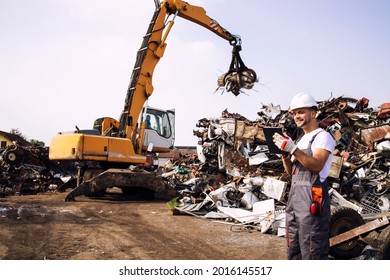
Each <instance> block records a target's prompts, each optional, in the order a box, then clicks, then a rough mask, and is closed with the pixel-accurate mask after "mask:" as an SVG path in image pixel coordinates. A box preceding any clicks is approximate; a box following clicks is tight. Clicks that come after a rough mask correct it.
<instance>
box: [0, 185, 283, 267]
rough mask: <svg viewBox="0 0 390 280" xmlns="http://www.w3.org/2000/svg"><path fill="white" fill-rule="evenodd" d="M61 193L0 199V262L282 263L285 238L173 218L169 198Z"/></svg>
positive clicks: (184, 218)
mask: <svg viewBox="0 0 390 280" xmlns="http://www.w3.org/2000/svg"><path fill="white" fill-rule="evenodd" d="M66 194H67V192H65V193H49V192H48V193H40V194H38V195H26V196H10V197H3V198H0V224H1V227H0V236H1V238H0V259H3V260H43V259H53V260H284V259H286V255H285V250H286V244H285V239H284V238H283V237H277V236H276V235H272V234H261V233H260V232H259V231H256V230H254V231H248V230H236V229H235V228H232V226H231V224H228V223H223V222H222V221H219V222H217V221H212V220H206V219H203V218H198V217H194V216H189V215H173V214H172V212H171V211H170V210H169V209H168V208H167V206H166V202H168V201H169V200H168V199H167V198H157V199H155V200H154V201H134V200H129V199H128V198H127V199H126V197H124V196H122V195H121V193H120V191H116V190H115V188H114V189H111V190H110V191H109V193H108V194H106V196H104V197H102V198H99V199H97V198H89V197H85V196H80V197H77V198H76V201H75V202H65V201H64V198H65V196H66Z"/></svg>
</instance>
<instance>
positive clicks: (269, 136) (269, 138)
mask: <svg viewBox="0 0 390 280" xmlns="http://www.w3.org/2000/svg"><path fill="white" fill-rule="evenodd" d="M263 132H264V136H265V141H266V143H267V146H268V152H269V153H270V154H283V155H288V153H287V152H285V151H282V150H281V149H279V148H278V147H277V146H276V145H275V143H274V140H273V135H274V133H275V132H277V133H279V134H281V135H283V130H282V128H281V127H267V126H266V127H263Z"/></svg>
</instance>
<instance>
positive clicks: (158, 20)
mask: <svg viewBox="0 0 390 280" xmlns="http://www.w3.org/2000/svg"><path fill="white" fill-rule="evenodd" d="M155 5H156V10H155V13H154V15H153V18H152V20H151V22H150V25H149V28H148V30H147V33H146V35H145V36H144V40H143V42H142V45H141V48H140V49H139V51H138V54H137V60H136V63H135V65H134V69H133V72H132V76H131V80H130V85H129V88H128V91H127V96H126V100H125V105H124V109H123V111H122V114H121V116H120V120H119V124H120V125H119V135H120V137H126V138H129V139H132V141H133V143H134V147H135V150H138V151H140V150H141V149H140V147H141V143H142V137H139V138H137V136H136V135H137V132H138V130H139V129H141V132H140V133H139V135H141V136H142V135H143V131H144V126H143V127H141V128H139V127H138V118H139V116H140V114H141V112H142V109H143V108H144V106H145V102H146V100H147V99H148V98H149V97H150V96H151V95H152V93H153V83H152V79H153V72H154V69H155V67H156V65H157V63H158V62H159V60H160V58H161V57H163V55H164V52H165V49H166V46H167V44H166V39H167V36H168V35H169V32H170V30H171V28H172V26H173V24H174V21H175V18H176V16H179V17H182V18H184V19H186V20H189V21H192V22H194V23H196V24H199V25H201V26H203V27H205V28H206V29H208V30H210V31H212V32H214V33H215V34H217V35H218V36H220V37H221V38H223V39H225V40H227V41H228V42H229V43H230V44H231V45H232V46H233V52H232V53H233V60H232V63H231V66H230V69H229V71H228V72H227V73H226V74H224V75H222V76H221V77H220V78H219V79H218V85H219V86H226V90H227V91H232V92H233V93H234V94H235V95H238V94H239V92H240V89H241V88H247V89H249V88H252V86H253V84H254V83H255V82H256V81H257V77H256V73H255V72H254V71H253V70H251V69H248V68H247V67H246V66H245V65H244V63H243V62H242V60H241V58H240V57H239V51H240V50H241V39H240V37H239V36H237V35H233V34H231V33H230V32H229V31H227V30H226V29H225V28H223V27H222V26H221V25H219V24H218V22H217V21H216V20H214V19H212V18H210V17H209V16H207V14H206V11H205V10H204V9H203V8H202V7H199V6H193V5H190V4H189V3H187V2H184V1H181V0H164V1H162V2H161V3H159V1H158V0H155ZM170 17H172V19H170ZM169 19H170V20H169Z"/></svg>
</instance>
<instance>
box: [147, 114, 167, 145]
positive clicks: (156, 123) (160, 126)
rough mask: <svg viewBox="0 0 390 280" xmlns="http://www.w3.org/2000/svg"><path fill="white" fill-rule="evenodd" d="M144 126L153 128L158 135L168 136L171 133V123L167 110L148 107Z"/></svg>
mask: <svg viewBox="0 0 390 280" xmlns="http://www.w3.org/2000/svg"><path fill="white" fill-rule="evenodd" d="M145 122H146V128H147V129H153V130H155V131H156V132H157V133H158V134H159V135H160V136H163V137H165V138H169V137H171V135H172V129H171V124H170V122H169V117H168V114H167V112H165V111H160V110H155V109H148V111H147V114H146V117H145Z"/></svg>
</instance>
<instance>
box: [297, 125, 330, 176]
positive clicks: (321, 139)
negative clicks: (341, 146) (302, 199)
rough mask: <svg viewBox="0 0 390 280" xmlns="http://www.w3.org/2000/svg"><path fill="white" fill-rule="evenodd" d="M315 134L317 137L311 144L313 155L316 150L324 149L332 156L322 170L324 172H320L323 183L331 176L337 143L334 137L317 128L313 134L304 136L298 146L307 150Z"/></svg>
mask: <svg viewBox="0 0 390 280" xmlns="http://www.w3.org/2000/svg"><path fill="white" fill-rule="evenodd" d="M319 131H321V132H319ZM317 133H318V134H317ZM315 134H317V136H316V137H315V138H314V141H313V143H312V144H311V151H312V153H314V151H315V150H316V149H324V150H327V151H329V152H330V155H329V157H328V159H327V161H326V163H325V165H324V168H322V170H321V171H320V181H321V182H323V181H324V180H325V179H326V178H327V177H328V175H329V172H330V167H331V165H332V159H333V151H334V148H335V146H336V141H335V140H334V138H333V137H332V135H330V134H329V133H328V132H326V131H325V130H323V129H322V128H317V129H316V130H313V131H312V132H310V133H308V134H305V135H303V136H302V138H301V140H299V142H298V144H297V146H298V148H299V149H300V150H305V149H307V148H308V146H309V142H310V141H311V139H312V138H313V136H314V135H315Z"/></svg>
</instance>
